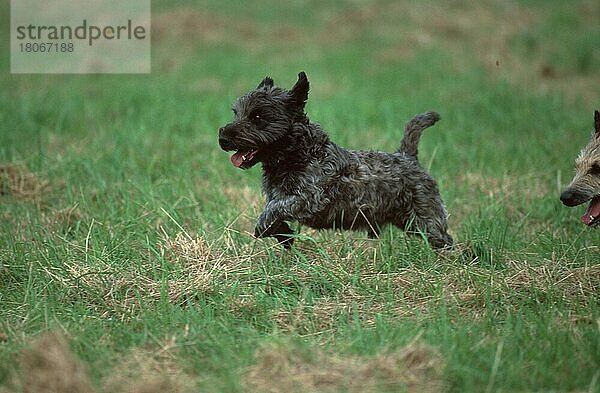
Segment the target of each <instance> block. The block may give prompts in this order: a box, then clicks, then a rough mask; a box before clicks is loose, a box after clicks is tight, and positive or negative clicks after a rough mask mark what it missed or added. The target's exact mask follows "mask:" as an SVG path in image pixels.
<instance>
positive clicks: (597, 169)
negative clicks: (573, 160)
mask: <svg viewBox="0 0 600 393" xmlns="http://www.w3.org/2000/svg"><path fill="white" fill-rule="evenodd" d="M588 174H590V175H594V176H600V164H598V163H596V162H595V163H593V164H592V167H591V168H590V169H589V170H588Z"/></svg>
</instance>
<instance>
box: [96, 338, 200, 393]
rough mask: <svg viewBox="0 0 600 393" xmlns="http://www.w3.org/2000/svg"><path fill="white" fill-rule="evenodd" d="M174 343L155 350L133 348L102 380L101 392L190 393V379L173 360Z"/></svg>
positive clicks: (194, 388)
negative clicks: (102, 390) (102, 388)
mask: <svg viewBox="0 0 600 393" xmlns="http://www.w3.org/2000/svg"><path fill="white" fill-rule="evenodd" d="M173 345H174V343H170V344H167V345H165V346H164V347H163V348H160V349H159V350H154V351H152V350H145V349H140V348H136V349H133V350H131V351H129V352H128V353H127V354H125V355H124V356H123V357H122V358H121V359H120V360H118V361H117V362H116V365H115V367H114V368H113V371H112V372H111V373H110V374H109V375H108V376H107V377H106V378H104V379H103V381H102V384H103V386H104V391H105V392H107V393H108V392H123V393H163V392H169V393H187V392H189V393H193V392H197V389H196V387H195V382H194V379H193V378H192V377H191V376H189V375H187V374H186V373H185V372H183V370H182V369H181V367H180V366H179V364H178V363H177V362H176V360H175V355H176V353H174V350H173Z"/></svg>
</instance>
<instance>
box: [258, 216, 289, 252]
mask: <svg viewBox="0 0 600 393" xmlns="http://www.w3.org/2000/svg"><path fill="white" fill-rule="evenodd" d="M293 234H294V231H293V230H292V228H290V226H289V225H288V223H287V222H285V221H275V222H274V223H273V224H272V225H271V226H270V227H268V228H266V229H263V228H262V227H261V225H260V222H259V223H257V224H256V228H254V237H257V238H264V237H274V238H275V239H277V241H278V242H279V243H281V245H283V247H285V248H286V249H289V248H290V247H291V246H292V243H294V239H293V238H292V237H290V236H288V235H293Z"/></svg>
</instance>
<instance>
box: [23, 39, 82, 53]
mask: <svg viewBox="0 0 600 393" xmlns="http://www.w3.org/2000/svg"><path fill="white" fill-rule="evenodd" d="M19 50H20V51H21V52H26V53H67V52H73V51H75V46H74V44H73V43H72V42H26V43H20V44H19Z"/></svg>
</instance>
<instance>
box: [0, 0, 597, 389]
mask: <svg viewBox="0 0 600 393" xmlns="http://www.w3.org/2000/svg"><path fill="white" fill-rule="evenodd" d="M0 15H1V18H2V22H3V25H5V26H8V23H9V15H10V8H9V2H8V1H3V2H1V3H0ZM7 30H8V29H3V30H2V32H0V35H2V38H3V39H2V40H0V48H1V51H2V53H3V56H2V58H3V59H4V60H3V61H2V62H1V63H0V68H1V72H0V392H17V391H26V392H42V393H43V392H98V393H101V392H105V393H108V392H149V393H152V392H199V391H202V392H313V391H314V392H362V391H369V392H397V391H406V392H542V391H544V392H550V391H551V392H599V391H600V230H597V229H596V230H593V229H590V228H587V227H585V226H584V225H582V224H581V223H580V221H579V217H580V216H581V214H583V212H584V210H585V206H580V207H577V208H566V207H564V206H563V205H562V204H561V203H560V201H559V199H558V196H559V194H560V191H561V189H562V188H563V187H564V186H565V185H566V184H567V183H568V182H569V181H570V179H571V177H572V175H573V171H574V160H575V157H576V156H577V154H578V152H579V150H580V149H581V148H582V147H583V146H584V145H585V144H586V143H587V141H588V139H589V136H590V132H591V130H592V124H593V110H594V109H600V3H598V2H597V1H594V0H581V1H536V0H522V1H500V0H483V1H480V2H470V1H466V0H452V1H447V2H435V1H432V0H426V1H423V2H408V1H404V2H393V1H364V2H362V1H342V0H336V1H331V2H321V1H315V0H297V1H291V2H278V1H274V0H259V1H256V2H234V1H216V0H205V1H197V2H193V1H170V2H167V1H158V0H157V1H153V3H152V73H151V74H149V75H11V74H10V67H9V52H8V41H9V36H8V31H7ZM301 70H304V71H306V73H307V75H308V78H309V80H310V82H311V91H310V96H309V101H308V104H307V112H308V114H309V116H310V118H311V119H312V120H313V121H316V122H319V123H320V124H321V125H322V126H323V128H324V129H325V130H327V132H328V133H329V134H330V136H331V137H332V139H333V140H334V141H336V142H337V143H339V144H341V145H342V146H345V147H349V148H355V149H377V150H386V151H392V150H394V149H396V147H397V146H398V145H399V143H400V140H401V138H402V128H403V125H404V123H405V122H406V121H407V120H408V119H410V118H411V117H412V116H413V115H414V114H416V113H421V112H424V111H427V110H435V111H438V112H439V113H440V114H441V116H442V120H441V121H440V122H439V123H438V124H436V126H435V127H432V128H431V129H429V130H427V131H426V133H425V134H424V136H423V138H422V141H421V145H420V160H421V162H422V163H423V164H424V165H425V166H426V167H427V168H429V170H430V171H431V173H432V174H433V176H434V177H435V178H436V179H437V180H438V182H439V186H440V190H441V193H442V196H443V198H444V199H445V201H446V204H447V207H448V210H449V212H450V232H451V234H452V236H453V237H454V239H455V240H456V242H457V245H456V247H455V249H453V250H451V251H445V252H442V253H436V252H434V251H432V250H431V248H429V247H428V246H427V244H426V243H425V242H423V241H422V240H420V239H417V238H413V237H407V236H405V235H404V234H403V233H402V232H401V231H399V230H397V229H395V228H386V229H385V230H384V231H383V233H382V236H381V239H379V240H370V239H367V236H366V233H361V232H356V233H353V232H343V233H342V232H337V233H336V232H332V231H322V232H317V231H313V230H311V229H310V228H299V226H298V225H297V224H294V226H293V227H294V228H295V229H298V230H300V234H299V235H298V238H297V239H296V242H295V246H294V247H293V248H292V249H291V250H290V251H284V250H283V248H281V247H279V246H278V245H277V244H275V242H274V241H273V240H272V239H267V240H256V239H254V238H253V236H252V233H253V230H254V222H255V219H256V218H257V217H258V215H259V214H260V212H261V209H262V207H263V198H262V196H261V194H260V168H259V166H257V167H255V168H253V169H251V170H248V171H241V170H239V169H237V168H235V167H234V166H233V165H231V163H230V161H229V154H228V153H225V152H223V151H221V150H220V149H219V146H218V143H217V130H218V128H219V127H220V126H222V125H224V124H226V123H227V122H228V121H230V119H231V118H232V113H231V109H230V108H231V104H232V103H233V101H234V100H235V98H236V97H238V96H239V95H241V94H242V93H245V92H246V91H247V90H249V89H251V88H254V87H255V86H256V85H257V84H258V83H259V81H260V80H261V79H262V78H263V77H264V76H265V75H267V74H268V75H271V76H272V77H273V78H274V79H275V82H276V83H278V84H280V85H282V86H287V87H289V86H291V85H292V84H293V83H294V82H295V80H296V75H297V73H298V72H299V71H301Z"/></svg>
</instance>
